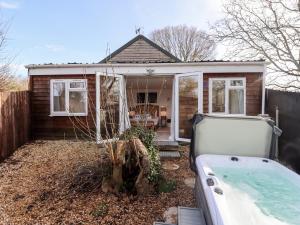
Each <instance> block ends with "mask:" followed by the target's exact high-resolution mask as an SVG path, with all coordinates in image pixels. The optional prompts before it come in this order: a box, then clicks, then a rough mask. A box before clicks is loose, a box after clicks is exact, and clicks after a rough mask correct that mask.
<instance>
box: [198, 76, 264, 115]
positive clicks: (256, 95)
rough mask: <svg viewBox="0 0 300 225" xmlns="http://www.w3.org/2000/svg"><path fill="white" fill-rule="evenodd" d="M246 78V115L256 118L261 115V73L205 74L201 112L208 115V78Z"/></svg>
mask: <svg viewBox="0 0 300 225" xmlns="http://www.w3.org/2000/svg"><path fill="white" fill-rule="evenodd" d="M222 77H223V78H229V77H246V114H247V115H249V116H257V115H258V114H260V113H261V104H262V102H261V98H262V73H230V74H229V73H224V74H220V73H205V74H204V76H203V112H204V113H208V107H209V106H208V105H209V102H208V92H209V91H208V90H209V87H208V86H209V82H208V80H209V78H222Z"/></svg>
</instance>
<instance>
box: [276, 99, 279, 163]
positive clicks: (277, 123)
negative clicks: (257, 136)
mask: <svg viewBox="0 0 300 225" xmlns="http://www.w3.org/2000/svg"><path fill="white" fill-rule="evenodd" d="M275 124H276V126H277V127H279V108H278V105H276V106H275ZM278 155H279V153H278V137H277V138H276V147H275V158H276V159H278Z"/></svg>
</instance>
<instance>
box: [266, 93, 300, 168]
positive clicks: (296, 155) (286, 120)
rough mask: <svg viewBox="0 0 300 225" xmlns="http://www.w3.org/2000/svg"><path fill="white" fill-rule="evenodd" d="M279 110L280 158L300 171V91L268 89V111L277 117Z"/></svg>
mask: <svg viewBox="0 0 300 225" xmlns="http://www.w3.org/2000/svg"><path fill="white" fill-rule="evenodd" d="M276 107H278V110H279V127H280V128H281V129H282V131H283V133H282V136H281V137H280V138H279V143H278V146H279V158H280V159H281V160H282V161H285V162H286V163H288V164H289V165H290V166H292V167H293V168H294V169H295V170H296V171H297V172H298V173H300V93H299V92H287V91H277V90H270V89H267V91H266V112H267V113H268V114H269V115H270V116H271V117H272V118H273V119H275V112H276Z"/></svg>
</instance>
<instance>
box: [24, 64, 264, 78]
mask: <svg viewBox="0 0 300 225" xmlns="http://www.w3.org/2000/svg"><path fill="white" fill-rule="evenodd" d="M75 65H76V66H75ZM75 65H73V66H69V65H64V66H63V65H59V66H51V67H47V66H39V67H38V66H32V67H28V75H29V76H34V75H48V76H49V75H76V74H79V75H84V74H96V73H97V72H100V73H103V74H122V75H127V76H131V75H132V76H137V75H138V76H142V75H149V73H148V72H147V71H148V70H149V69H152V70H153V74H152V76H155V75H156V76H162V75H166V76H168V75H172V76H173V75H174V74H182V73H191V72H194V73H195V72H202V73H263V72H264V71H265V63H261V62H259V63H258V62H257V63H203V64H201V63H197V64H195V63H181V64H178V63H174V64H170V63H167V64H164V63H160V64H159V63H158V64H130V65H127V64H125V65H123V64H110V65H107V64H79V65H80V66H78V65H77V64H75Z"/></svg>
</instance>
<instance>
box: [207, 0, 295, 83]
mask: <svg viewBox="0 0 300 225" xmlns="http://www.w3.org/2000/svg"><path fill="white" fill-rule="evenodd" d="M299 10H300V1H299V0H243V1H240V0H227V1H226V2H225V3H224V13H225V18H224V19H222V20H220V21H218V22H217V23H216V24H215V25H214V26H213V27H212V29H213V31H214V34H215V37H216V40H217V41H220V42H221V43H222V44H224V45H225V46H227V47H228V49H227V51H226V53H227V54H226V56H227V57H229V58H240V57H242V58H247V59H258V58H264V59H267V60H268V61H269V62H270V66H269V68H270V71H271V72H272V73H273V74H275V75H276V76H271V77H272V78H271V79H270V81H269V82H270V84H272V85H275V86H277V87H281V88H284V87H287V88H289V87H292V88H300V85H299V84H300V12H299Z"/></svg>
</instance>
